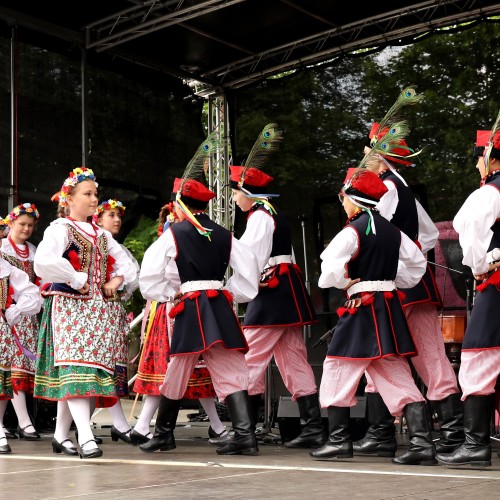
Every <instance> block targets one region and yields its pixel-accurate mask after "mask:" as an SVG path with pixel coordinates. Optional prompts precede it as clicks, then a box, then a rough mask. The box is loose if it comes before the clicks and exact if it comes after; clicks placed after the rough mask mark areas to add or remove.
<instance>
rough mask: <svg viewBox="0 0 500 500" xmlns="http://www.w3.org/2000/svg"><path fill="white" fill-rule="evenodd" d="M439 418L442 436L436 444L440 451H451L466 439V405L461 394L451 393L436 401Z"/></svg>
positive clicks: (437, 449)
mask: <svg viewBox="0 0 500 500" xmlns="http://www.w3.org/2000/svg"><path fill="white" fill-rule="evenodd" d="M434 406H435V409H436V413H437V415H438V420H439V428H440V433H441V437H440V438H439V441H437V442H436V443H435V444H436V451H437V452H438V453H451V452H452V451H455V450H456V449H457V448H459V447H460V446H461V445H462V443H463V442H464V440H465V435H464V405H463V404H462V401H460V394H459V393H456V394H450V395H449V396H448V397H447V398H445V399H442V400H441V401H435V403H434Z"/></svg>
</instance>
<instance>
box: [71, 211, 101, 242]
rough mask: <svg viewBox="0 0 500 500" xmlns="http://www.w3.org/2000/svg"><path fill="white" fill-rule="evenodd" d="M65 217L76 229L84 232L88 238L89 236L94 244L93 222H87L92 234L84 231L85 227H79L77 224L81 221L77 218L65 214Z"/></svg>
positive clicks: (95, 238) (94, 228)
mask: <svg viewBox="0 0 500 500" xmlns="http://www.w3.org/2000/svg"><path fill="white" fill-rule="evenodd" d="M66 219H68V220H69V221H70V222H71V224H73V226H75V227H76V228H77V229H78V231H81V232H82V233H83V234H86V235H87V236H88V237H89V238H91V239H92V241H93V242H94V244H95V242H96V240H97V228H96V227H95V226H94V224H93V223H92V222H90V223H89V224H90V227H91V228H92V229H93V231H94V234H90V233H88V232H87V231H85V229H83V228H82V227H80V226H79V225H78V224H77V223H78V222H82V221H77V220H75V219H73V217H70V216H69V215H67V216H66Z"/></svg>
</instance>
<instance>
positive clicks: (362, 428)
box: [277, 396, 369, 443]
mask: <svg viewBox="0 0 500 500" xmlns="http://www.w3.org/2000/svg"><path fill="white" fill-rule="evenodd" d="M356 399H357V400H358V402H357V404H356V406H352V407H351V411H350V419H349V427H350V430H351V439H352V440H353V441H357V440H358V439H361V438H363V437H364V435H365V434H366V431H367V430H368V427H369V425H368V421H367V419H366V397H365V396H356ZM321 417H322V419H323V425H324V426H325V429H326V430H327V432H328V411H327V409H326V408H322V409H321ZM277 419H278V426H279V430H280V436H281V441H282V442H283V443H284V442H286V441H291V440H292V439H295V438H296V437H297V436H298V435H299V434H300V432H301V427H300V414H299V407H298V405H297V403H296V402H295V401H292V398H291V397H290V396H281V397H280V399H279V404H278V415H277Z"/></svg>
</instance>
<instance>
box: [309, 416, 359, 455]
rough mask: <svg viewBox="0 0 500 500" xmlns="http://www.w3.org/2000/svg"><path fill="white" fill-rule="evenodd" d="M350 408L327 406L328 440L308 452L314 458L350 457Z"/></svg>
mask: <svg viewBox="0 0 500 500" xmlns="http://www.w3.org/2000/svg"><path fill="white" fill-rule="evenodd" d="M350 412H351V409H350V408H349V407H347V408H341V407H340V406H329V407H328V428H329V431H330V435H329V436H328V441H327V442H326V443H325V444H324V445H323V446H322V447H321V448H318V449H317V450H313V451H311V452H309V455H311V457H313V458H315V459H316V460H337V459H339V458H340V459H343V458H352V441H351V433H350V432H349V416H350Z"/></svg>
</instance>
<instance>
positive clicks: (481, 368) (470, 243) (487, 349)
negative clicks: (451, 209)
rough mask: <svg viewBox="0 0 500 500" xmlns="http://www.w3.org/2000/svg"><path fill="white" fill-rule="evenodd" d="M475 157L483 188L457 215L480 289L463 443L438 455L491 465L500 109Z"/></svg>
mask: <svg viewBox="0 0 500 500" xmlns="http://www.w3.org/2000/svg"><path fill="white" fill-rule="evenodd" d="M474 156H476V157H477V165H476V168H477V169H478V170H479V173H480V175H481V184H480V188H479V189H476V191H474V192H473V193H472V194H471V195H470V196H469V197H468V198H467V200H465V203H464V204H463V205H462V207H461V208H460V210H459V211H458V213H457V215H456V216H455V218H454V219H453V227H454V228H455V230H456V231H457V233H458V236H459V241H460V246H461V247H462V251H463V256H464V257H463V260H462V263H463V264H464V265H466V266H469V267H470V268H471V269H472V273H473V274H474V277H475V278H476V280H478V281H480V282H482V283H481V284H480V285H478V287H477V291H478V292H477V295H476V297H475V300H474V307H473V308H472V314H471V317H470V320H469V323H468V325H467V330H466V332H465V337H464V341H463V344H462V354H461V364H460V371H459V373H458V380H459V382H460V387H461V388H462V400H463V401H464V431H465V442H464V443H463V444H462V446H461V447H460V448H458V449H457V450H455V451H454V452H453V453H450V454H445V453H440V454H439V455H438V456H437V459H438V460H439V462H440V463H442V464H444V465H491V446H490V423H491V418H492V415H493V407H494V401H495V397H494V395H495V386H496V384H497V379H498V376H499V375H500V272H499V271H498V270H497V269H498V268H499V267H500V263H499V262H498V260H499V258H500V223H499V220H500V113H499V114H498V116H497V120H496V122H495V124H494V126H493V128H492V129H491V131H490V130H479V131H478V132H477V140H476V148H475V150H474Z"/></svg>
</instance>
